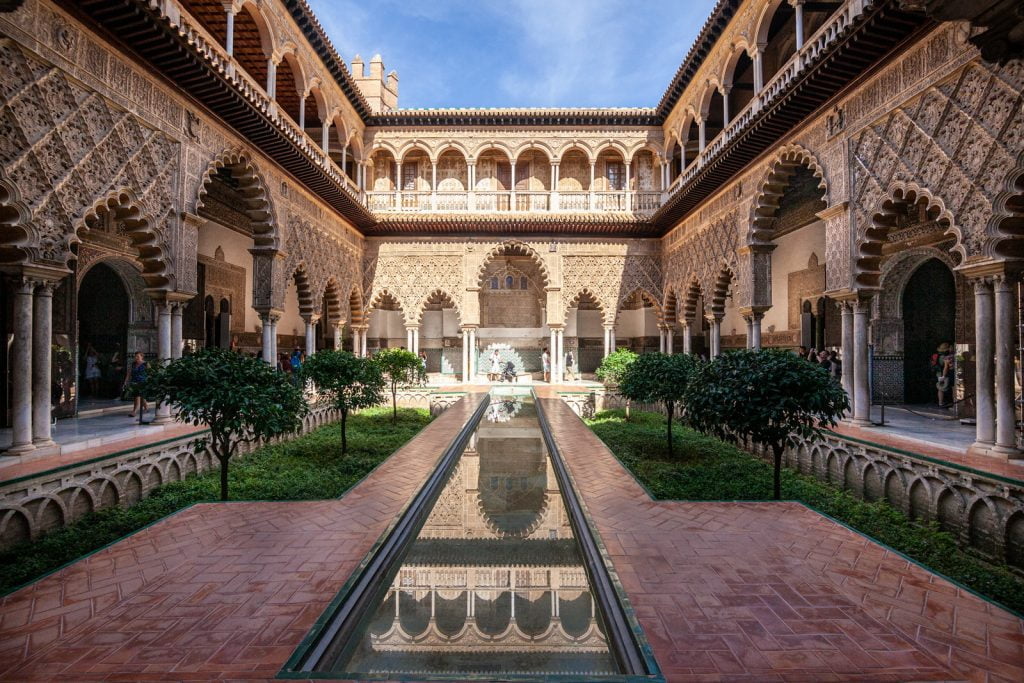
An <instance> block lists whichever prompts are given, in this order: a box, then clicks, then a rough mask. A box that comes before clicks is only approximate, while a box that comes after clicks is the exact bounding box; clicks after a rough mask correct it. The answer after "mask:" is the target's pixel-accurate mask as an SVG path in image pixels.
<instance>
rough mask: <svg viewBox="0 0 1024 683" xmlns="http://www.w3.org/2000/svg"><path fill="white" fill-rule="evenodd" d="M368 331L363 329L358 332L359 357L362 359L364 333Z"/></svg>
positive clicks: (364, 346) (364, 351) (364, 341)
mask: <svg viewBox="0 0 1024 683" xmlns="http://www.w3.org/2000/svg"><path fill="white" fill-rule="evenodd" d="M368 331H369V330H368V329H367V328H365V327H364V328H362V329H361V330H359V349H360V350H359V355H360V356H362V357H363V358H366V351H367V349H366V333H367V332H368Z"/></svg>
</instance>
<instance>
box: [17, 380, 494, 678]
mask: <svg viewBox="0 0 1024 683" xmlns="http://www.w3.org/2000/svg"><path fill="white" fill-rule="evenodd" d="M479 400H480V397H479V395H477V396H474V397H473V398H472V399H471V400H469V401H460V402H459V403H458V404H456V405H455V406H453V407H452V408H449V409H448V410H447V411H446V412H445V413H443V414H442V415H441V416H440V417H439V418H438V419H436V420H434V421H433V422H432V423H431V424H430V425H428V426H427V427H426V428H425V429H424V430H423V432H421V433H420V435H419V436H418V438H416V439H414V440H413V441H411V442H409V443H408V444H406V446H405V447H403V448H402V449H400V450H399V451H397V452H396V453H395V455H394V456H392V457H391V458H389V459H388V460H387V461H385V462H384V463H383V464H382V465H381V466H380V467H378V468H377V470H375V471H374V472H373V473H372V474H371V476H369V477H368V478H367V479H365V480H364V481H363V482H361V483H360V484H359V485H357V486H356V487H354V488H353V489H352V490H350V491H349V492H348V493H347V494H346V495H345V496H344V497H343V498H341V499H339V500H328V501H318V502H295V503H214V504H201V505H196V506H193V507H191V508H188V509H187V510H184V511H182V512H180V513H178V514H176V515H174V516H172V517H170V518H169V519H166V520H164V521H162V522H159V523H158V524H155V525H153V526H151V527H149V528H148V529H145V530H143V531H141V532H138V533H136V534H134V535H132V536H130V537H129V538H127V539H125V540H123V541H121V542H119V543H117V544H115V545H113V546H111V547H109V548H107V549H105V550H102V551H100V552H98V553H96V554H94V555H92V556H90V557H88V558H86V559H84V560H82V561H79V562H77V563H75V564H73V565H71V566H70V567H67V568H65V569H63V570H61V571H60V572H58V573H56V574H53V575H51V576H48V577H46V578H44V579H42V580H40V581H38V582H36V583H34V584H31V585H29V586H27V587H25V588H23V589H21V590H19V591H17V592H15V593H12V594H11V595H9V596H7V597H5V598H3V599H2V600H0V680H5V681H7V680H10V681H28V680H51V679H55V678H60V679H63V680H73V681H75V682H76V683H84V682H86V681H92V680H132V681H136V680H140V681H141V680H217V679H233V680H259V679H269V678H273V677H274V676H275V675H276V674H277V672H278V671H279V670H280V669H281V667H282V666H283V665H284V663H285V662H286V661H287V659H288V657H290V656H291V654H292V652H293V651H294V650H295V648H296V647H297V646H298V644H299V642H300V641H301V640H302V638H303V637H304V636H305V635H306V633H308V632H309V630H310V629H311V628H312V626H313V623H314V622H315V621H316V619H317V617H319V616H320V614H321V613H322V612H323V611H324V609H325V608H326V606H327V604H328V603H329V602H330V601H331V599H332V598H333V597H334V596H335V594H336V593H337V592H338V590H339V589H340V588H341V587H342V585H343V584H344V583H345V581H346V580H347V579H348V578H349V576H350V574H351V573H352V572H353V570H354V569H355V568H356V566H357V564H358V563H359V562H360V560H362V559H363V557H364V556H365V555H366V553H367V552H369V550H370V548H371V547H372V546H373V544H374V542H376V540H377V539H378V538H379V537H380V535H381V534H382V533H383V532H384V531H385V530H386V529H387V527H388V525H389V524H390V523H391V522H392V521H393V520H394V519H395V518H396V516H397V515H398V513H399V512H400V511H401V510H402V509H403V508H404V506H405V505H406V504H408V502H409V500H410V499H411V498H412V496H413V495H414V494H415V492H416V491H417V490H418V489H419V488H420V486H422V484H423V481H424V479H425V478H426V476H427V474H428V473H429V472H430V471H431V470H432V469H433V467H434V466H435V465H436V463H437V460H438V458H439V457H440V455H441V453H442V452H443V451H444V449H445V448H446V447H447V446H448V444H449V443H451V440H452V439H453V438H454V436H455V434H456V433H457V432H458V430H459V429H460V428H461V426H462V425H463V424H464V423H465V421H466V420H467V419H468V418H469V416H470V414H471V412H472V409H473V408H474V407H475V406H476V405H478V404H479Z"/></svg>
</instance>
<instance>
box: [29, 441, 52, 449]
mask: <svg viewBox="0 0 1024 683" xmlns="http://www.w3.org/2000/svg"><path fill="white" fill-rule="evenodd" d="M32 445H33V446H35V447H36V448H37V449H42V448H50V447H52V446H56V445H57V442H56V441H54V440H53V439H35V440H33V441H32Z"/></svg>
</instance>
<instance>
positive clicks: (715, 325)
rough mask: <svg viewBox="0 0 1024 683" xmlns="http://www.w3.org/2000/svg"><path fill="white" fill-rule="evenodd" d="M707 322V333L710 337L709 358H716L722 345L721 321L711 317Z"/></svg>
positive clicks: (716, 317)
mask: <svg viewBox="0 0 1024 683" xmlns="http://www.w3.org/2000/svg"><path fill="white" fill-rule="evenodd" d="M708 322H709V323H710V329H709V330H708V333H709V334H710V335H711V340H710V341H711V343H710V346H711V357H712V358H718V354H719V352H720V351H721V344H722V320H721V318H719V317H718V316H716V315H712V316H711V317H709V318H708Z"/></svg>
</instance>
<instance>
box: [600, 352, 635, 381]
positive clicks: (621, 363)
mask: <svg viewBox="0 0 1024 683" xmlns="http://www.w3.org/2000/svg"><path fill="white" fill-rule="evenodd" d="M637 358H638V356H637V354H636V353H634V352H633V351H630V350H629V349H618V350H617V351H615V352H614V353H609V354H608V355H607V356H605V357H604V359H603V360H602V361H601V364H600V365H599V366H597V372H596V373H595V374H596V375H597V378H598V379H599V380H601V381H602V382H604V383H605V384H607V385H610V386H614V385H617V384H619V383H620V382H622V378H623V376H624V375H625V374H626V370H627V368H629V366H630V365H631V364H632V363H633V362H634V361H635V360H636V359H637Z"/></svg>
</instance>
